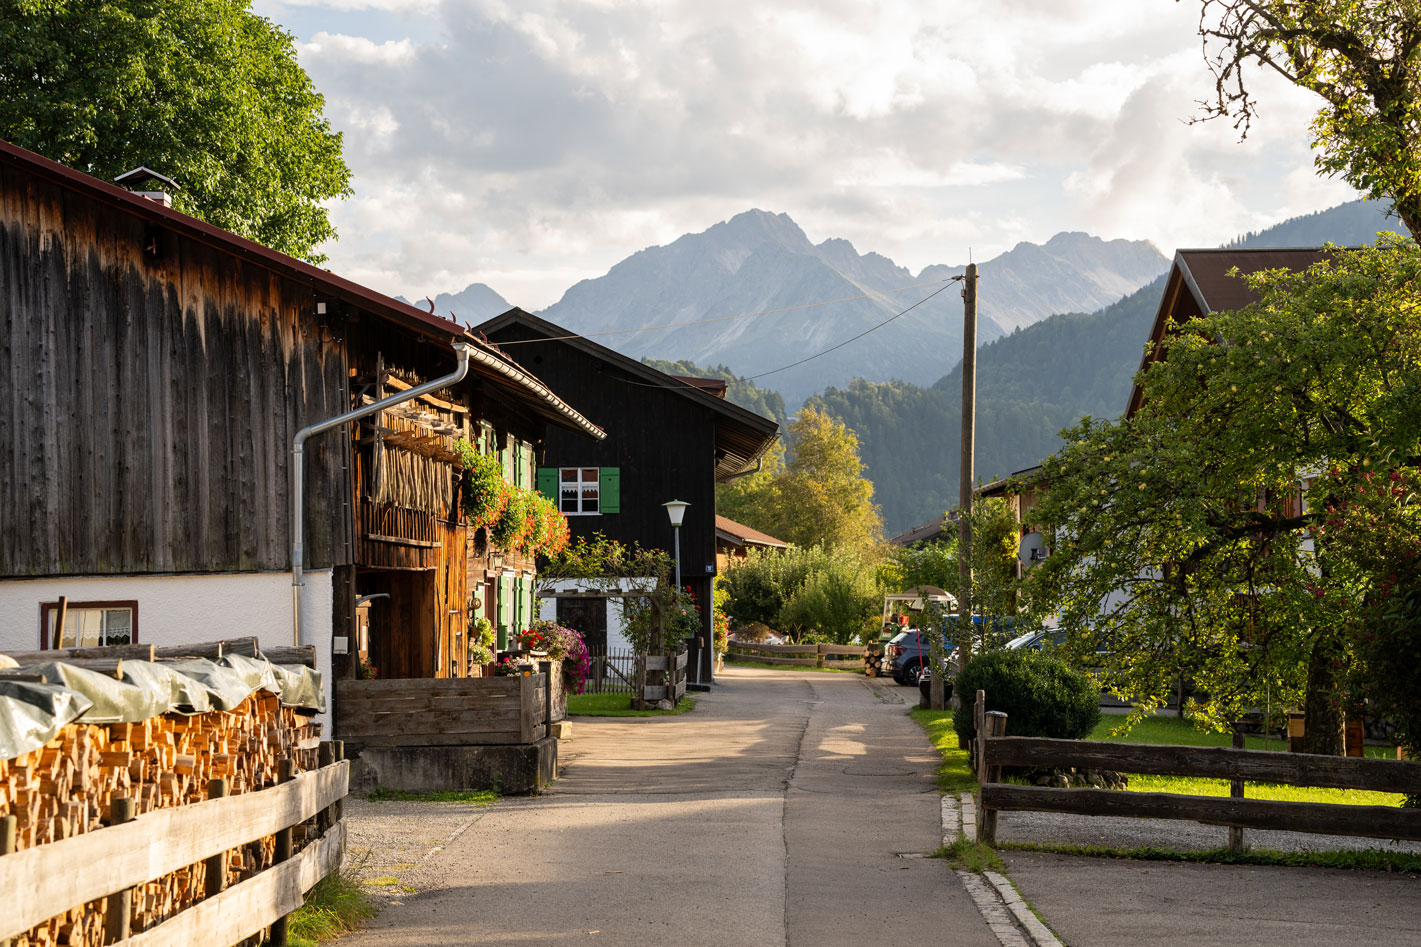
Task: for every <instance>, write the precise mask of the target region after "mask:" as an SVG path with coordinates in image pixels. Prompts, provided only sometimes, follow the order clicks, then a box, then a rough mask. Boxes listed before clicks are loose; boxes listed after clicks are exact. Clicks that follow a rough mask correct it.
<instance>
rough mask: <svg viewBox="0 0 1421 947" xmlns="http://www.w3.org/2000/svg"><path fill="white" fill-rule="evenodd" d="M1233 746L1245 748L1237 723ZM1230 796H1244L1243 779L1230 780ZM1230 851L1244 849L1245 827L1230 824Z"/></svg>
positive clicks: (1238, 748)
mask: <svg viewBox="0 0 1421 947" xmlns="http://www.w3.org/2000/svg"><path fill="white" fill-rule="evenodd" d="M1233 748H1234V749H1235V750H1241V749H1243V731H1242V730H1239V729H1238V727H1237V725H1235V727H1234V732H1233ZM1229 796H1230V797H1231V798H1233V799H1242V798H1243V780H1241V779H1234V780H1230V781H1229ZM1229 851H1231V852H1241V851H1243V829H1242V828H1240V827H1239V826H1236V825H1231V826H1229Z"/></svg>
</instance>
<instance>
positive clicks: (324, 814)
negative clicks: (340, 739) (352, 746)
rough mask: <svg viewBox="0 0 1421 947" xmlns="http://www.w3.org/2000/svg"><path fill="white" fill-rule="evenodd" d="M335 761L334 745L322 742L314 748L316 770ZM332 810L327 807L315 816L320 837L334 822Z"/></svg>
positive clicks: (332, 807)
mask: <svg viewBox="0 0 1421 947" xmlns="http://www.w3.org/2000/svg"><path fill="white" fill-rule="evenodd" d="M335 761H336V748H335V745H334V744H333V743H331V741H330V740H322V741H321V744H320V746H318V747H316V766H317V768H320V769H324V768H325V767H327V766H330V765H332V764H333V763H335ZM334 808H335V807H334V806H327V807H326V808H324V809H322V810H321V811H320V814H319V815H317V816H316V828H317V830H318V831H319V832H320V833H321V834H322V835H325V834H326V831H327V830H329V829H330V827H331V826H332V825H333V824H334V820H333V818H332V816H333V815H334V814H335V813H334V812H333V811H332V810H333V809H334Z"/></svg>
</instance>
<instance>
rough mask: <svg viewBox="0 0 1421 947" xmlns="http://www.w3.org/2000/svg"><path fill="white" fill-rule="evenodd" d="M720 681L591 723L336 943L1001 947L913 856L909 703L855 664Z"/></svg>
mask: <svg viewBox="0 0 1421 947" xmlns="http://www.w3.org/2000/svg"><path fill="white" fill-rule="evenodd" d="M721 680H722V681H723V683H722V684H721V685H720V686H719V687H718V688H717V689H716V691H715V692H714V693H712V694H710V695H706V696H705V697H704V698H703V699H702V700H701V702H700V704H699V706H698V707H697V708H696V710H695V711H694V712H693V713H691V714H688V715H685V716H681V717H663V718H653V719H630V720H610V719H602V720H583V719H579V720H577V721H576V722H575V723H574V725H573V729H574V734H573V735H574V738H575V739H574V740H572V741H570V742H565V743H564V744H563V745H562V751H563V767H562V774H561V778H560V779H559V780H558V782H557V783H555V784H554V787H553V788H552V790H551V791H549V792H548V793H545V794H544V795H543V796H540V797H537V798H531V799H507V800H503V801H501V802H500V803H499V804H498V805H497V806H495V807H493V808H492V809H490V810H488V812H487V813H486V814H485V815H483V816H482V817H480V818H479V819H478V820H477V821H476V822H474V823H473V824H472V825H471V826H470V827H469V828H468V829H467V830H466V831H464V832H463V833H462V834H460V835H459V836H458V837H457V838H455V839H453V840H452V841H450V842H449V843H448V844H447V845H446V846H445V847H444V848H443V849H442V850H440V851H439V852H438V853H437V854H435V855H433V856H432V857H429V858H427V859H425V860H424V861H423V862H422V863H421V864H420V865H419V866H418V867H417V868H415V869H413V870H411V871H410V872H408V873H407V874H406V875H405V877H404V881H405V883H406V884H407V885H408V886H409V887H412V888H413V889H415V891H416V892H417V893H414V894H412V895H410V896H408V897H406V898H404V899H403V900H401V901H400V902H398V903H394V904H391V905H389V906H387V907H386V909H385V910H384V911H383V912H382V914H381V915H380V916H379V917H378V918H377V919H376V920H375V921H374V922H373V924H372V927H371V929H370V930H368V931H365V932H363V933H361V934H359V935H356V936H353V937H350V938H346V939H343V940H342V941H341V943H342V944H343V945H351V947H395V945H400V947H411V945H425V944H430V945H434V944H437V945H461V944H502V945H532V944H539V945H542V944H549V945H563V944H595V945H629V947H630V945H637V947H656V945H663V944H664V945H687V947H776V945H785V947H839V945H843V947H848V945H853V947H861V945H862V944H865V943H880V942H881V943H892V944H894V945H895V947H928V945H933V947H938V945H942V944H952V945H954V947H998V941H997V940H996V938H995V937H993V936H992V934H991V933H990V932H989V930H988V929H987V926H986V923H985V922H984V921H983V919H982V916H981V914H980V913H979V912H978V910H977V908H976V907H975V906H974V905H973V903H972V901H971V900H970V899H969V897H968V896H967V894H966V893H965V891H964V890H963V888H962V885H961V884H960V883H958V881H957V879H956V878H955V877H954V876H953V874H952V872H951V871H950V870H949V869H948V868H947V867H946V865H945V864H944V863H943V862H941V861H939V860H935V859H925V858H921V857H915V856H920V855H921V854H922V853H924V852H926V851H927V850H929V849H932V848H935V847H936V846H937V844H938V841H939V840H940V811H939V796H938V795H937V794H936V792H935V791H934V784H933V779H932V773H933V771H934V769H935V768H936V765H937V757H936V754H935V752H934V750H933V749H932V746H931V744H929V742H928V741H927V739H926V737H925V736H924V735H923V733H922V731H921V730H920V729H919V728H918V727H917V725H916V724H914V723H913V722H912V721H911V720H910V719H909V718H908V717H907V716H906V714H905V710H906V709H907V708H906V707H905V706H904V705H903V704H898V703H888V702H885V701H884V699H883V695H884V693H885V692H884V691H883V690H882V689H881V688H874V687H871V686H870V685H869V684H868V683H867V682H866V681H865V679H864V678H861V677H858V676H855V675H848V674H814V673H806V672H778V671H760V670H750V669H727V671H726V672H725V674H724V677H723V678H722V679H721ZM904 856H908V857H904Z"/></svg>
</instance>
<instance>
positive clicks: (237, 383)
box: [0, 165, 351, 576]
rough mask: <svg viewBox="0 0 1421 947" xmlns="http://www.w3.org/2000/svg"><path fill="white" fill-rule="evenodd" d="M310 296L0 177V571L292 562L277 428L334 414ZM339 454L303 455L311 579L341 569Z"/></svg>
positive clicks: (340, 450)
mask: <svg viewBox="0 0 1421 947" xmlns="http://www.w3.org/2000/svg"><path fill="white" fill-rule="evenodd" d="M145 248H151V249H145ZM313 302H314V297H313V291H312V287H310V286H307V285H301V284H299V283H296V282H294V281H291V280H287V279H283V278H280V277H278V276H276V275H273V274H272V273H271V272H270V271H269V270H266V269H264V268H261V267H258V266H256V265H254V264H251V263H248V262H245V261H243V260H241V259H238V258H236V257H234V256H233V255H231V254H230V253H227V252H223V251H219V250H217V249H214V248H212V247H210V246H207V245H206V244H203V243H200V242H198V241H196V240H191V239H180V238H179V237H177V236H176V235H174V234H172V233H169V232H166V231H164V230H162V229H161V228H159V227H156V226H154V225H151V224H146V223H145V222H144V221H142V220H140V219H138V218H136V217H134V216H132V215H131V214H127V213H125V212H123V211H122V210H120V209H117V208H114V207H111V206H108V205H106V204H102V203H100V202H98V201H95V200H91V199H89V198H87V197H84V196H81V195H78V194H76V193H74V192H72V191H69V190H66V189H63V188H61V187H59V186H57V185H54V184H51V183H49V182H47V181H44V180H42V179H39V178H36V177H34V176H32V175H29V174H27V173H26V172H24V171H23V170H20V169H17V168H15V167H12V166H7V165H0V402H3V403H0V445H3V446H4V450H3V451H0V576H40V575H58V574H75V573H100V574H102V573H145V572H188V571H193V572H198V571H203V572H205V571H226V570H281V569H285V568H289V566H290V562H289V552H288V545H289V540H288V524H289V513H288V508H289V499H288V495H289V489H288V486H287V483H288V457H289V453H288V452H289V449H290V446H289V445H290V443H291V438H292V435H293V434H294V433H295V432H296V430H297V429H298V428H300V427H301V426H302V425H305V424H308V423H311V422H313V421H315V420H318V419H322V418H326V417H330V416H331V415H333V414H338V413H340V412H341V411H344V410H346V408H347V407H348V405H349V396H348V394H347V364H348V358H347V354H346V347H345V342H344V341H343V339H342V337H341V336H342V332H340V331H339V327H336V328H334V329H333V328H332V327H331V326H328V325H324V324H322V322H321V321H320V320H319V319H318V317H316V316H315V315H314V314H313V310H314V305H313ZM344 452H345V445H343V444H341V443H340V438H339V436H337V435H334V434H333V435H329V436H324V437H320V438H316V439H314V440H313V441H311V442H309V443H308V445H307V448H306V469H307V480H306V491H307V493H306V511H307V512H306V523H305V527H306V549H307V551H308V557H307V565H308V566H311V567H320V566H327V565H332V564H336V563H341V562H348V561H350V556H351V548H350V547H351V543H350V539H351V537H350V536H349V526H348V524H349V523H350V520H351V515H350V510H349V506H348V501H349V496H350V494H349V486H348V484H346V483H345V481H344V479H343V477H344V474H343V472H342V468H343V467H345V466H346V464H345V463H344V462H343V456H342V455H343V454H344ZM342 490H344V495H343V498H342Z"/></svg>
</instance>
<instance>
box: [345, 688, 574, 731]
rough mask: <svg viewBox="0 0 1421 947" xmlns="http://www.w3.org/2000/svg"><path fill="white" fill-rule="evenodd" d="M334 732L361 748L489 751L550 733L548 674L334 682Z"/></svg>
mask: <svg viewBox="0 0 1421 947" xmlns="http://www.w3.org/2000/svg"><path fill="white" fill-rule="evenodd" d="M335 700H336V705H335V710H336V735H337V736H338V737H340V738H341V739H342V740H345V741H347V742H350V743H359V744H362V745H364V746H486V745H492V744H509V743H535V742H537V741H538V740H540V739H542V738H543V737H545V736H546V735H547V730H548V720H549V718H550V716H551V711H552V708H551V707H550V701H551V693H550V690H549V688H548V675H547V674H542V673H540V674H530V675H528V676H526V677H524V676H517V677H512V676H510V677H458V678H438V679H434V678H408V679H389V680H372V681H351V680H340V681H336V682H335Z"/></svg>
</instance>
